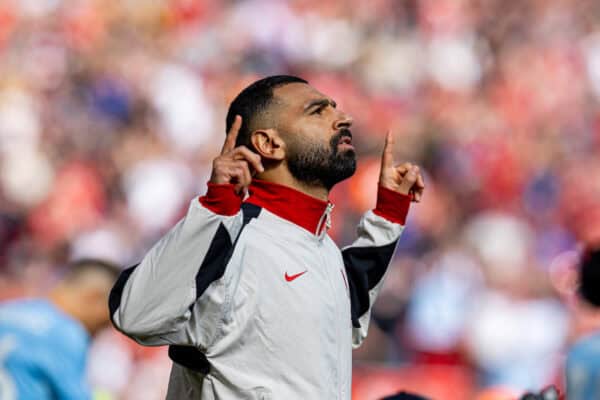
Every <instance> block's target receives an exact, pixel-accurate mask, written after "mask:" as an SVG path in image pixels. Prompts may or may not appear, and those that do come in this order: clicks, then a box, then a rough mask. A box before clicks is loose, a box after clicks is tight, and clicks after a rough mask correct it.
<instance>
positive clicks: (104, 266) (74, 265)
mask: <svg viewBox="0 0 600 400" xmlns="http://www.w3.org/2000/svg"><path fill="white" fill-rule="evenodd" d="M90 271H98V272H101V273H104V274H105V275H106V276H107V277H109V278H112V279H113V280H116V279H117V277H118V276H119V273H120V272H121V269H120V268H119V267H118V266H117V265H116V264H113V263H112V262H109V261H106V260H101V259H98V258H82V259H79V260H76V261H73V262H71V263H69V265H67V268H66V270H65V274H64V279H65V280H67V281H77V280H78V279H80V278H81V277H83V276H84V275H85V274H86V273H87V272H90Z"/></svg>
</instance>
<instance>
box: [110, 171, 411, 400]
mask: <svg viewBox="0 0 600 400" xmlns="http://www.w3.org/2000/svg"><path fill="white" fill-rule="evenodd" d="M249 192H250V196H249V198H248V199H247V200H246V201H245V202H243V203H242V200H241V198H240V197H238V196H236V195H235V193H234V191H233V186H232V185H212V184H209V190H208V192H207V194H206V195H205V196H202V197H199V198H196V199H194V200H193V201H192V202H191V205H190V207H189V210H188V212H187V214H186V216H185V217H184V218H183V219H182V220H181V221H180V222H179V223H177V225H175V227H173V228H172V229H171V230H170V231H169V232H168V233H167V234H166V235H165V236H164V237H163V238H162V239H160V241H159V242H158V243H156V245H154V247H152V249H151V250H150V251H149V252H148V253H147V254H146V255H145V257H144V258H143V259H142V261H141V262H140V263H139V264H138V265H136V266H134V267H132V268H129V269H127V270H124V271H123V272H122V274H121V276H120V277H119V279H118V280H117V282H116V284H115V286H114V288H113V290H112V292H111V295H110V299H109V308H110V313H111V319H112V321H113V324H114V325H115V327H116V328H117V329H118V330H120V331H121V332H123V333H124V334H126V335H128V336H130V337H131V338H133V339H134V340H136V341H137V342H139V343H141V344H143V345H149V346H160V345H169V356H170V357H171V359H172V360H173V367H172V370H171V376H170V381H169V389H168V395H167V399H202V400H206V399H210V400H212V399H220V400H225V399H343V400H349V399H350V398H351V376H352V357H351V353H352V348H353V347H357V346H359V345H360V344H361V342H362V341H363V340H364V339H365V337H366V335H367V330H368V326H369V319H370V310H371V306H372V304H373V302H374V300H375V297H376V296H377V293H378V291H379V289H380V287H381V285H382V282H383V278H384V275H385V272H386V269H387V266H388V264H389V262H390V260H391V259H392V256H393V253H394V251H395V247H396V243H397V241H398V239H399V237H400V234H401V232H402V230H403V227H404V221H405V218H406V214H407V212H408V207H409V204H410V198H409V197H408V196H404V195H401V194H399V193H396V192H393V191H391V190H389V189H386V188H383V187H379V190H378V202H377V207H376V208H375V209H374V210H371V211H368V212H366V213H365V214H364V216H363V217H362V219H361V221H360V223H359V225H358V229H357V233H358V238H357V239H356V241H355V242H354V243H353V244H352V245H351V246H348V247H346V248H344V249H343V250H341V251H340V249H339V248H338V246H337V245H336V244H335V243H334V242H333V240H332V239H331V238H330V237H329V235H327V228H328V226H329V221H330V219H329V217H330V213H331V210H332V208H333V205H332V204H331V203H330V202H324V201H321V200H319V199H316V198H313V197H311V196H308V195H305V194H303V193H301V192H298V191H296V190H294V189H291V188H289V187H286V186H282V185H278V184H274V183H269V182H265V181H259V180H253V182H252V184H251V186H250V188H249Z"/></svg>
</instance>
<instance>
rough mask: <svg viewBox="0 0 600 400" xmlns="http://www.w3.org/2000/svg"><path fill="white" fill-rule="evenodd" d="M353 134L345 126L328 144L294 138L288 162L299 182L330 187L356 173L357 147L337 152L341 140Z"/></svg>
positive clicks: (289, 149)
mask: <svg viewBox="0 0 600 400" xmlns="http://www.w3.org/2000/svg"><path fill="white" fill-rule="evenodd" d="M344 136H349V137H350V138H351V137H352V134H351V133H350V131H349V130H347V129H343V130H341V131H340V132H339V133H337V134H336V135H334V136H333V137H332V138H331V140H330V141H329V145H328V146H323V145H322V144H320V143H315V142H306V141H305V142H302V143H299V142H297V141H291V143H290V144H291V146H289V145H288V158H287V165H288V169H289V171H290V173H291V174H292V176H293V177H294V178H296V179H297V180H298V181H300V182H303V183H306V184H308V185H310V186H323V187H325V188H326V189H327V190H330V189H331V188H332V187H333V186H334V185H335V184H336V183H338V182H341V181H343V180H344V179H347V178H349V177H351V176H352V175H354V171H356V153H355V151H354V149H348V150H344V151H338V144H339V142H340V139H341V138H343V137H344Z"/></svg>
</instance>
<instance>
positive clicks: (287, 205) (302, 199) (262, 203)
mask: <svg viewBox="0 0 600 400" xmlns="http://www.w3.org/2000/svg"><path fill="white" fill-rule="evenodd" d="M248 191H249V192H250V197H248V199H247V200H246V201H247V202H248V203H251V204H254V205H257V206H259V207H262V208H265V209H267V210H269V211H270V212H272V213H273V214H275V215H277V216H279V217H281V218H284V219H287V220H288V221H290V222H293V223H295V224H296V225H299V226H301V227H303V228H304V229H306V230H307V231H309V232H310V233H315V231H316V230H317V225H318V224H319V220H320V219H321V216H322V215H323V213H324V212H325V208H326V207H327V204H328V203H327V202H326V201H323V200H319V199H317V198H315V197H312V196H309V195H307V194H304V193H302V192H299V191H297V190H295V189H292V188H290V187H288V186H283V185H279V184H277V183H272V182H267V181H262V180H259V179H253V180H252V183H251V184H250V187H249V188H248Z"/></svg>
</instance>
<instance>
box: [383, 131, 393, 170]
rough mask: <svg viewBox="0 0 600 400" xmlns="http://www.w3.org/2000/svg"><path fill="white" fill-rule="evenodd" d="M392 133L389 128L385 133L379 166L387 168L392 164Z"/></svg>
mask: <svg viewBox="0 0 600 400" xmlns="http://www.w3.org/2000/svg"><path fill="white" fill-rule="evenodd" d="M393 148H394V135H393V134H392V131H391V130H388V131H387V134H386V135H385V144H384V146H383V154H382V155H381V168H382V169H383V168H389V167H391V166H393V164H394V153H393Z"/></svg>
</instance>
